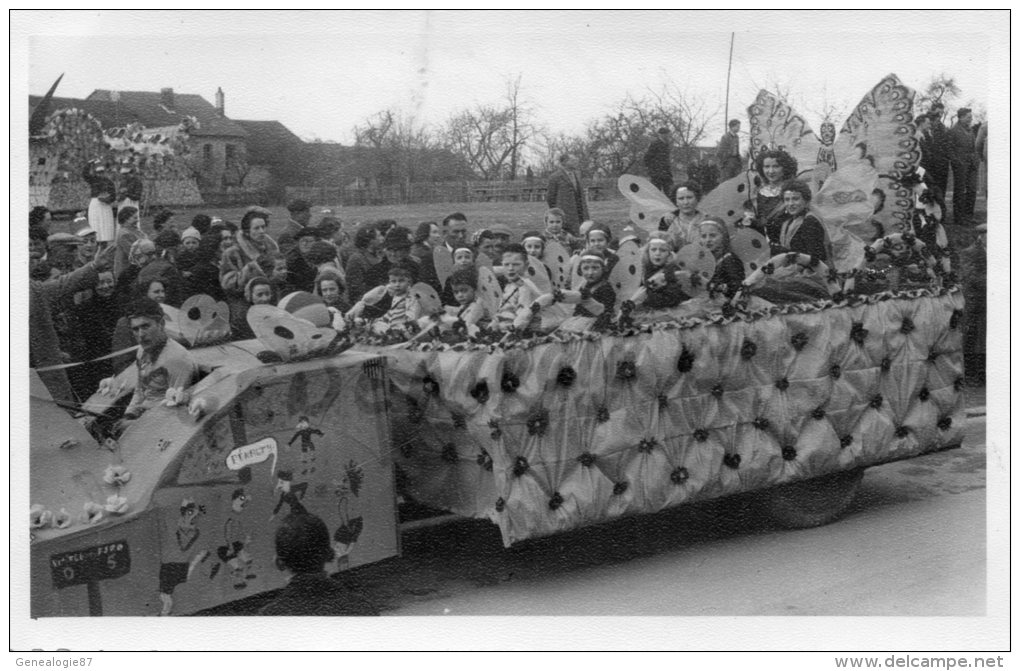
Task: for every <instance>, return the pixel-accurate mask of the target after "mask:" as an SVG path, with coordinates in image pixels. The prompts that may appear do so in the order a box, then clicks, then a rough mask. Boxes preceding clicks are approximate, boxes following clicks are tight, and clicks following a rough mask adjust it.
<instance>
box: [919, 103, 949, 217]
mask: <svg viewBox="0 0 1020 671" xmlns="http://www.w3.org/2000/svg"><path fill="white" fill-rule="evenodd" d="M944 110H945V106H944V105H943V104H942V103H939V102H937V103H934V104H933V105H932V106H931V110H930V111H929V112H928V116H929V117H931V126H930V128H929V131H928V139H927V141H926V142H922V144H921V152H922V157H921V160H922V165H923V167H924V169H925V171H926V172H927V173H928V177H929V178H930V179H931V181H932V184H933V185H934V186H937V187H938V188H939V191H941V192H942V195H943V197H945V194H946V189H947V188H948V186H949V138H948V134H949V129H948V128H946V125H945V124H944V123H942V114H943V111H944Z"/></svg>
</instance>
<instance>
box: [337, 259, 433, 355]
mask: <svg viewBox="0 0 1020 671" xmlns="http://www.w3.org/2000/svg"><path fill="white" fill-rule="evenodd" d="M388 278H389V281H388V282H387V283H386V284H383V285H381V286H378V287H376V288H375V289H372V290H371V291H369V292H368V293H366V294H365V295H364V296H362V298H361V300H359V301H358V302H357V303H355V304H354V307H352V308H351V309H350V311H349V312H348V313H347V314H346V315H345V319H346V321H348V322H353V323H354V325H355V326H366V325H367V326H368V329H369V331H370V332H371V333H372V334H373V335H377V336H394V337H405V338H406V337H407V336H410V335H413V334H414V333H415V331H417V323H416V322H417V320H418V318H419V317H421V305H420V304H419V303H418V300H417V299H416V298H415V297H414V296H412V295H411V293H410V289H411V284H412V282H413V278H414V275H413V271H412V269H411V268H410V267H408V266H407V265H406V264H397V265H395V266H393V267H392V268H390V269H389V272H388Z"/></svg>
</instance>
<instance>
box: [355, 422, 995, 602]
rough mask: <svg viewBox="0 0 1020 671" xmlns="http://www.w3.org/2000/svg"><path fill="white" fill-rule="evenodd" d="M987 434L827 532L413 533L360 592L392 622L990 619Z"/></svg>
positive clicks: (888, 486)
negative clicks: (409, 618)
mask: <svg viewBox="0 0 1020 671" xmlns="http://www.w3.org/2000/svg"><path fill="white" fill-rule="evenodd" d="M984 427H985V422H984V418H983V417H974V418H971V419H970V420H969V423H968V429H967V435H966V438H965V441H964V445H963V447H962V448H961V449H959V450H953V451H950V452H945V453H941V454H935V455H929V456H927V457H922V458H919V459H914V460H911V461H907V462H898V463H894V464H887V465H885V466H880V467H876V468H872V469H869V470H868V471H867V472H866V475H865V479H864V483H863V486H862V489H861V492H860V494H859V496H858V497H857V499H856V500H855V502H854V504H853V505H852V507H851V508H850V510H849V511H848V512H847V514H846V515H845V516H844V517H843V518H842V519H841V520H840V521H838V522H837V523H835V524H831V525H828V526H825V527H820V528H815V529H807V530H796V531H791V530H786V529H780V528H777V527H775V526H774V525H771V524H770V523H769V522H768V521H767V520H764V519H762V518H761V517H760V516H759V515H756V514H755V512H754V510H753V509H750V508H749V504H748V503H747V502H744V501H737V502H735V503H734V502H732V501H731V502H709V503H706V504H702V505H695V506H688V507H685V508H680V509H678V510H675V511H667V512H665V513H660V514H657V515H650V516H645V517H642V518H636V519H628V520H621V521H619V522H616V523H612V524H607V525H604V526H600V527H596V528H590V529H582V530H579V531H577V532H572V533H569V534H563V535H560V536H557V537H552V538H545V539H538V540H534V541H528V542H525V543H521V544H519V545H515V546H514V547H512V548H509V549H504V548H503V547H502V545H501V543H500V539H499V534H498V532H497V531H496V529H495V527H493V526H492V525H490V524H488V523H486V522H470V521H469V522H463V523H456V524H452V525H448V526H446V527H441V528H432V529H427V530H420V531H416V532H411V533H407V534H405V536H404V541H405V543H404V556H403V557H401V558H399V559H394V560H390V561H388V562H384V563H382V564H380V565H377V566H374V567H365V569H363V570H359V571H357V572H355V574H354V575H352V576H351V578H352V579H353V581H354V583H355V584H357V585H358V586H359V587H360V588H361V589H362V590H363V591H365V593H366V594H367V595H369V596H370V597H371V598H374V599H375V600H376V601H377V603H379V604H380V605H381V607H382V608H383V609H384V613H385V614H387V615H440V614H447V615H593V614H599V615H781V614H790V615H808V614H811V615H977V614H983V613H984V612H985V584H986V582H985V554H986V552H985V508H986V502H985V448H984Z"/></svg>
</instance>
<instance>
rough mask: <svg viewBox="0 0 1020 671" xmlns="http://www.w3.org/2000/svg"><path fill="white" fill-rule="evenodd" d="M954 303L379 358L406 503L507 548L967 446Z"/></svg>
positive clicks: (928, 298) (706, 321) (948, 295)
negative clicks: (465, 521) (485, 525)
mask: <svg viewBox="0 0 1020 671" xmlns="http://www.w3.org/2000/svg"><path fill="white" fill-rule="evenodd" d="M962 307H963V299H962V297H961V294H960V293H959V291H957V290H955V289H954V290H944V289H919V290H916V291H909V292H901V293H899V294H889V293H885V294H878V295H874V296H869V297H867V298H862V299H859V300H856V301H854V302H852V303H851V304H847V303H843V304H842V305H834V304H833V303H832V302H831V301H818V302H816V303H814V304H796V305H787V306H783V307H778V306H773V307H769V308H766V309H764V310H761V311H758V312H757V313H747V312H744V313H741V314H740V315H736V316H735V315H733V314H728V315H727V316H724V315H723V314H718V313H717V314H716V315H715V316H710V317H704V318H700V319H684V320H680V321H673V322H658V323H655V324H651V325H646V326H643V327H639V328H637V329H633V330H631V331H629V332H616V333H613V334H595V333H573V334H569V333H558V334H553V335H550V336H545V337H540V338H536V339H532V340H527V341H521V342H518V343H517V344H516V345H514V346H511V347H508V348H505V349H504V348H499V347H494V346H483V345H471V344H460V345H455V346H448V345H436V344H435V343H431V344H420V345H418V346H417V347H415V348H413V349H404V350H396V351H389V352H387V356H388V357H389V362H388V369H389V373H390V379H391V383H392V385H393V386H394V387H395V388H396V390H395V393H392V394H391V401H392V406H391V422H392V424H391V426H392V429H393V432H392V437H393V441H394V455H395V461H396V462H397V463H398V464H399V466H400V468H401V469H402V470H403V472H404V475H406V493H407V494H409V495H410V496H412V497H414V498H415V499H416V500H418V501H420V502H422V503H426V504H429V505H431V506H435V507H437V508H442V509H447V510H452V511H454V512H456V513H459V514H463V515H469V516H475V517H486V518H490V519H492V520H493V521H494V522H496V523H497V524H498V525H499V527H500V529H501V531H502V535H503V540H504V543H506V544H507V545H509V544H511V543H513V542H515V541H519V540H522V539H526V538H531V537H537V536H544V535H548V534H552V533H556V532H560V531H565V530H568V529H573V528H578V527H581V526H584V525H588V524H592V523H596V522H601V521H606V520H611V519H614V518H618V517H622V516H625V515H631V514H637V513H649V512H655V511H658V510H662V509H664V508H669V507H671V506H676V505H679V504H683V503H687V502H691V501H696V500H701V499H708V498H716V497H719V496H723V495H728V494H735V493H738V492H744V491H750V490H755V489H761V488H765V487H769V486H772V485H777V484H780V483H785V482H791V481H797V480H804V479H808V478H813V477H816V476H821V475H824V474H827V473H831V472H835V471H844V470H849V469H852V468H857V467H863V466H867V465H870V464H876V463H881V462H884V461H889V460H893V459H898V458H904V457H908V456H914V455H918V454H922V453H925V452H929V451H934V450H937V449H940V448H944V447H947V446H951V445H955V444H958V443H959V442H960V441H961V440H962V431H963V421H964V414H963V404H962V400H963V399H962V391H961V390H962V380H963V361H962V355H961V347H962V344H961V343H962V340H961V333H960V322H961V320H960V315H961V312H962Z"/></svg>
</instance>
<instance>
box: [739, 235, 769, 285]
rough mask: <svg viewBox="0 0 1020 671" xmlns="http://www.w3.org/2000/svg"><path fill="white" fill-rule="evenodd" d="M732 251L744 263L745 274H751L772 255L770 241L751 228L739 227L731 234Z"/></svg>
mask: <svg viewBox="0 0 1020 671" xmlns="http://www.w3.org/2000/svg"><path fill="white" fill-rule="evenodd" d="M730 251H731V252H733V256H735V257H737V258H738V259H740V262H741V263H743V264H744V275H750V274H751V273H753V272H754V271H756V270H758V268H760V267H762V265H764V264H765V263H766V262H768V260H769V258H770V257H771V254H772V253H771V252H770V251H769V241H768V240H767V239H766V238H765V236H764V235H762V234H761V233H759V232H758V231H756V230H754V229H751V228H738V229H737V230H736V231H734V232H733V233H732V235H730Z"/></svg>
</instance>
